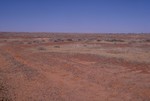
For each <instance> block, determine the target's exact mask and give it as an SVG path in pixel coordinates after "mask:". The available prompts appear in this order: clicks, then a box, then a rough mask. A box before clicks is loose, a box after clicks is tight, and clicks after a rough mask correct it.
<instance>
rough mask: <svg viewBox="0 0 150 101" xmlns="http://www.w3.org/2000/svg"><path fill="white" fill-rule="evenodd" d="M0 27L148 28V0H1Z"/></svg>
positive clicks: (67, 29) (61, 29) (32, 29)
mask: <svg viewBox="0 0 150 101" xmlns="http://www.w3.org/2000/svg"><path fill="white" fill-rule="evenodd" d="M0 31H17V32H90V33H91V32H94V33H104V32H105V33H109V32H112V33H115V32H118V33H120V32H121V33H129V32H135V33H141V32H147V33H148V32H150V0H0Z"/></svg>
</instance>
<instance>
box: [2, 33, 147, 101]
mask: <svg viewBox="0 0 150 101" xmlns="http://www.w3.org/2000/svg"><path fill="white" fill-rule="evenodd" d="M0 101H150V34H65V33H63V34H56V33H55V34H54V33H2V32H1V33H0Z"/></svg>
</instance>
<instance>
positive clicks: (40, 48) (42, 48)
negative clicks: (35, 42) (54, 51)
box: [38, 47, 46, 50]
mask: <svg viewBox="0 0 150 101" xmlns="http://www.w3.org/2000/svg"><path fill="white" fill-rule="evenodd" d="M38 50H46V48H44V47H39V48H38Z"/></svg>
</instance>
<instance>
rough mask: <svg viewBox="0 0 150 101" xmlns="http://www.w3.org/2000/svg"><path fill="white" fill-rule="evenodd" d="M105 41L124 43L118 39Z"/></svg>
mask: <svg viewBox="0 0 150 101" xmlns="http://www.w3.org/2000/svg"><path fill="white" fill-rule="evenodd" d="M106 41H108V42H124V40H120V39H108V40H106Z"/></svg>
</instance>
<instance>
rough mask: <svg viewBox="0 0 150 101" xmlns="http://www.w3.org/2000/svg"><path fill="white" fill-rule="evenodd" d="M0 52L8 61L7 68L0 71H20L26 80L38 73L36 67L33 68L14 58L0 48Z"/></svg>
mask: <svg viewBox="0 0 150 101" xmlns="http://www.w3.org/2000/svg"><path fill="white" fill-rule="evenodd" d="M0 54H1V55H2V56H3V57H4V59H5V60H6V61H7V62H8V63H9V67H8V69H5V70H3V71H1V73H16V72H21V73H23V74H24V76H25V78H26V79H28V80H32V79H33V78H34V77H36V76H37V75H38V74H39V73H38V71H37V70H36V69H33V68H32V67H30V66H27V65H26V64H23V63H21V62H20V61H18V60H17V59H15V57H13V56H12V55H11V54H10V53H8V52H6V51H4V50H1V49H0Z"/></svg>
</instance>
